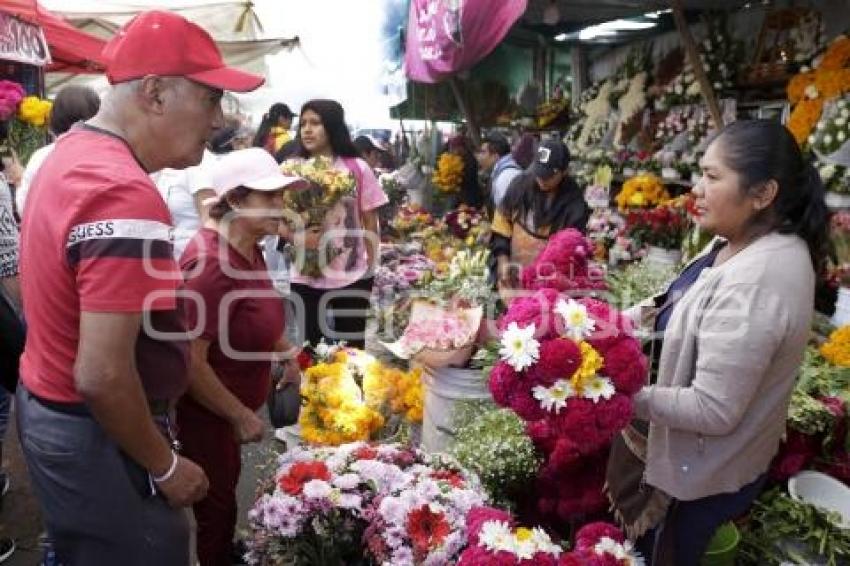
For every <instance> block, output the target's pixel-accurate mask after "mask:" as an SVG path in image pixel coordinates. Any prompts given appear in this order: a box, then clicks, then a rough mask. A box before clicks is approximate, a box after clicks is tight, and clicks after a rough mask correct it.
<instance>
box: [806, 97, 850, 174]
mask: <svg viewBox="0 0 850 566" xmlns="http://www.w3.org/2000/svg"><path fill="white" fill-rule="evenodd" d="M848 140H850V99H848V98H846V97H845V98H842V99H840V100H838V101H837V102H835V103H834V105H832V106H831V107H830V108H829V109H828V110H827V111H825V112H824V113H823V115H822V116H821V119H820V120H819V121H818V123H817V126H816V127H815V131H814V132H813V133H812V134H810V135H809V138H808V142H809V146H810V147H811V148H812V149H813V150H815V151H816V152H817V153H818V154H819V155H821V156H822V158H823V159H825V160H826V161H830V158H829V156H830V155H831V154H834V153H835V152H837V151H838V150H840V149H841V148H842V146H843V145H844V144H845V143H847V141H848Z"/></svg>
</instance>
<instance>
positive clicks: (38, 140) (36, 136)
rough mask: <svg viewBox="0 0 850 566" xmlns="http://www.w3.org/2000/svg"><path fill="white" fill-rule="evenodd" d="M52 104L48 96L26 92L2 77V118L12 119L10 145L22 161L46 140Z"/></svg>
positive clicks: (0, 115)
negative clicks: (30, 94)
mask: <svg viewBox="0 0 850 566" xmlns="http://www.w3.org/2000/svg"><path fill="white" fill-rule="evenodd" d="M52 108H53V103H52V102H50V101H49V100H46V99H42V98H39V97H38V96H27V93H26V90H25V89H24V87H23V86H21V85H20V84H19V83H16V82H14V81H8V80H3V81H0V122H6V121H8V122H9V126H8V140H9V145H10V146H11V147H12V148H13V149H14V150H15V152H16V153H17V155H18V158H19V159H20V161H21V163H22V164H23V165H26V164H27V162H28V161H29V159H30V157H31V156H32V154H33V153H34V152H35V150H36V149H38V148H39V147H40V146H42V145H44V144H45V142H46V141H47V140H46V137H47V119H48V117H49V116H50V111H51V109H52Z"/></svg>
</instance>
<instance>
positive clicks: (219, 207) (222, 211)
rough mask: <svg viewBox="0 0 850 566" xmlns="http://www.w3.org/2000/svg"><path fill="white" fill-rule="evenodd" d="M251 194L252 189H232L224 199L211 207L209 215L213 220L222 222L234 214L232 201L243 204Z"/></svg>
mask: <svg viewBox="0 0 850 566" xmlns="http://www.w3.org/2000/svg"><path fill="white" fill-rule="evenodd" d="M249 194H251V189H249V188H248V187H241V186H240V187H236V188H235V189H231V190H230V191H229V192H228V193H227V195H226V196H225V197H224V198H220V199H219V200H218V202H216V203H215V204H214V205H212V206H211V207H210V211H209V215H210V218H212V219H213V220H221V219H222V218H224V217H225V216H227V215H228V214H229V213H230V212H233V207H232V206H231V205H230V202H231V201H234V202H242V201H243V200H245V199H246V198H247V197H248V195H249Z"/></svg>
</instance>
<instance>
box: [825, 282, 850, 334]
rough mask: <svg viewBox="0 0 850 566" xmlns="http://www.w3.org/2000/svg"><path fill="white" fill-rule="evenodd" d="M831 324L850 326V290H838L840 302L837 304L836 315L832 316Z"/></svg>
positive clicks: (844, 288) (843, 288) (845, 288)
mask: <svg viewBox="0 0 850 566" xmlns="http://www.w3.org/2000/svg"><path fill="white" fill-rule="evenodd" d="M830 322H831V323H832V324H833V325H834V326H844V325H845V324H850V288H847V287H841V288H839V289H838V300H837V301H836V302H835V313H834V314H833V315H832V318H831V319H830Z"/></svg>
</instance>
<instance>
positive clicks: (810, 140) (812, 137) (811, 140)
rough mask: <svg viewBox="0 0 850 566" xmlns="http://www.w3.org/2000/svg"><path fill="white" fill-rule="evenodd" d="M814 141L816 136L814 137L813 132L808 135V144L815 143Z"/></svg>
mask: <svg viewBox="0 0 850 566" xmlns="http://www.w3.org/2000/svg"><path fill="white" fill-rule="evenodd" d="M815 141H817V138H816V137H815V135H814V134H812V135H810V136H809V145H815Z"/></svg>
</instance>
